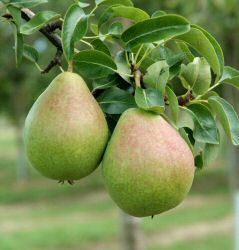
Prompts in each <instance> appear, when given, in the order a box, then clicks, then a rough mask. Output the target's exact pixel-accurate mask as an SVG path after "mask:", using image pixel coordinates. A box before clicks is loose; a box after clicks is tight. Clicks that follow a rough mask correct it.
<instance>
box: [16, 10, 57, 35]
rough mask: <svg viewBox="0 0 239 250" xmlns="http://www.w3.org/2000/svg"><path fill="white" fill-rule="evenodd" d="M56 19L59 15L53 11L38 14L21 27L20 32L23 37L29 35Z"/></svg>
mask: <svg viewBox="0 0 239 250" xmlns="http://www.w3.org/2000/svg"><path fill="white" fill-rule="evenodd" d="M58 18H60V15H59V14H57V13H56V12H53V11H42V12H39V13H37V14H36V15H35V16H34V17H33V18H32V19H31V20H30V21H29V22H27V23H24V24H23V25H22V26H21V28H20V32H21V33H22V34H24V35H31V34H33V33H34V32H36V31H38V30H40V29H41V28H43V27H44V26H46V25H47V24H48V23H50V22H52V21H53V20H56V19H58Z"/></svg>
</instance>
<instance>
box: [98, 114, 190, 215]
mask: <svg viewBox="0 0 239 250" xmlns="http://www.w3.org/2000/svg"><path fill="white" fill-rule="evenodd" d="M102 171H103V177H104V182H105V185H106V188H107V189H108V191H109V193H110V195H111V197H112V199H113V200H114V201H115V202H116V204H117V205H118V206H119V207H120V208H121V209H122V210H124V211H125V212H126V213H128V214H130V215H132V216H136V217H145V216H152V215H156V214H160V213H162V212H164V211H167V210H169V209H172V208H174V207H176V206H177V205H178V204H179V203H180V202H181V201H182V200H183V199H184V197H185V196H186V195H187V193H188V192H189V190H190V188H191V185H192V182H193V178H194V172H195V167H194V157H193V154H192V152H191V150H190V148H189V146H188V145H187V143H186V142H185V141H184V140H183V139H182V137H181V136H180V134H179V133H178V132H177V131H176V130H175V129H174V128H173V127H171V125H170V124H168V123H167V122H166V121H165V120H164V118H163V117H162V116H160V115H157V114H154V113H151V112H146V111H143V110H140V109H129V110H127V111H125V112H124V113H123V114H122V116H121V117H120V119H119V121H118V124H117V126H116V128H115V131H114V133H113V135H112V137H111V139H110V142H109V144H108V146H107V149H106V152H105V154H104V158H103V162H102Z"/></svg>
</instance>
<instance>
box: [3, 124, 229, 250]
mask: <svg viewBox="0 0 239 250" xmlns="http://www.w3.org/2000/svg"><path fill="white" fill-rule="evenodd" d="M16 155H17V144H16V138H15V136H14V130H13V129H12V128H11V127H9V126H7V128H6V126H4V125H1V126H0V249H1V250H16V249H17V250H56V249H57V250H66V249H67V250H74V249H75V250H76V249H81V250H93V249H94V250H95V249H96V250H103V249H104V250H115V249H119V246H118V244H119V240H120V230H121V226H120V223H119V222H120V216H119V211H118V209H117V207H116V205H115V204H114V203H113V201H112V200H111V199H110V198H109V196H108V195H107V194H106V193H105V189H104V187H103V182H102V178H101V175H100V170H98V171H96V172H95V173H93V174H92V175H91V176H90V177H88V178H85V179H84V180H82V181H80V182H79V183H78V182H77V183H76V184H75V185H74V186H69V185H59V184H57V183H56V182H54V181H51V180H48V179H46V178H44V177H42V176H40V175H39V174H38V173H37V172H35V171H34V170H33V169H31V170H30V178H29V181H27V182H16V169H17V167H16V165H17V160H16ZM229 191H230V189H229V186H228V184H227V174H226V170H225V169H224V168H222V167H220V168H219V167H218V166H216V165H215V166H214V167H211V168H209V169H208V170H204V171H202V172H199V173H198V174H197V176H196V179H195V183H194V186H193V189H192V191H191V193H190V195H189V197H188V198H187V199H186V201H185V202H184V203H183V204H182V205H180V206H179V207H178V208H176V209H173V210H171V211H169V212H167V213H164V214H162V215H158V216H155V217H154V219H151V218H145V219H144V220H143V224H142V227H143V229H144V231H145V234H146V239H147V241H148V242H150V244H149V245H150V248H149V249H147V250H176V249H177V250H189V249H190V250H191V249H192V246H193V249H196V250H214V249H217V250H224V249H228V250H232V249H233V236H232V235H233V234H232V231H228V232H226V233H225V234H223V235H220V234H218V233H214V232H213V231H212V232H211V233H210V234H208V235H207V236H203V237H199V238H196V239H193V240H190V239H188V240H185V239H182V240H181V241H175V242H174V239H172V242H171V243H170V245H168V246H164V245H158V244H159V243H158V242H157V241H155V242H154V240H155V236H156V238H157V236H160V235H161V233H162V232H167V231H168V232H170V230H175V229H177V230H180V229H182V228H184V227H186V226H190V225H195V226H196V225H197V224H198V223H201V222H205V223H208V224H209V225H210V223H211V222H212V223H213V222H215V221H220V220H223V219H224V218H227V217H228V216H232V214H233V206H232V202H231V198H230V194H229Z"/></svg>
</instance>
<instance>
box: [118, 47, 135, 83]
mask: <svg viewBox="0 0 239 250" xmlns="http://www.w3.org/2000/svg"><path fill="white" fill-rule="evenodd" d="M115 63H116V65H117V68H118V71H119V74H120V76H121V77H122V78H123V79H124V80H125V81H126V82H128V83H130V82H131V81H130V78H129V77H128V76H127V75H130V74H131V69H130V66H129V65H128V64H127V60H126V53H125V51H121V52H119V53H118V54H117V55H116V57H115Z"/></svg>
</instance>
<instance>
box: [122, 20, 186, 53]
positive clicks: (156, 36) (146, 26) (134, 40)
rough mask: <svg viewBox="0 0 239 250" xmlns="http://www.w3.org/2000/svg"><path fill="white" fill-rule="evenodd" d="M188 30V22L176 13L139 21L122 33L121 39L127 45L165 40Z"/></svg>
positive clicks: (132, 45)
mask: <svg viewBox="0 0 239 250" xmlns="http://www.w3.org/2000/svg"><path fill="white" fill-rule="evenodd" d="M189 30H190V25H189V22H188V21H187V20H186V19H185V18H184V17H181V16H178V15H164V16H161V17H157V18H153V19H149V20H145V21H142V22H139V23H137V24H135V25H133V26H131V27H130V28H128V29H127V30H126V31H125V32H124V33H123V34H122V40H123V41H124V42H125V43H126V44H127V45H128V46H129V47H131V48H132V47H134V46H136V45H137V44H142V43H153V42H158V41H160V40H167V39H170V38H173V37H175V36H178V35H181V34H184V33H186V32H188V31H189Z"/></svg>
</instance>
